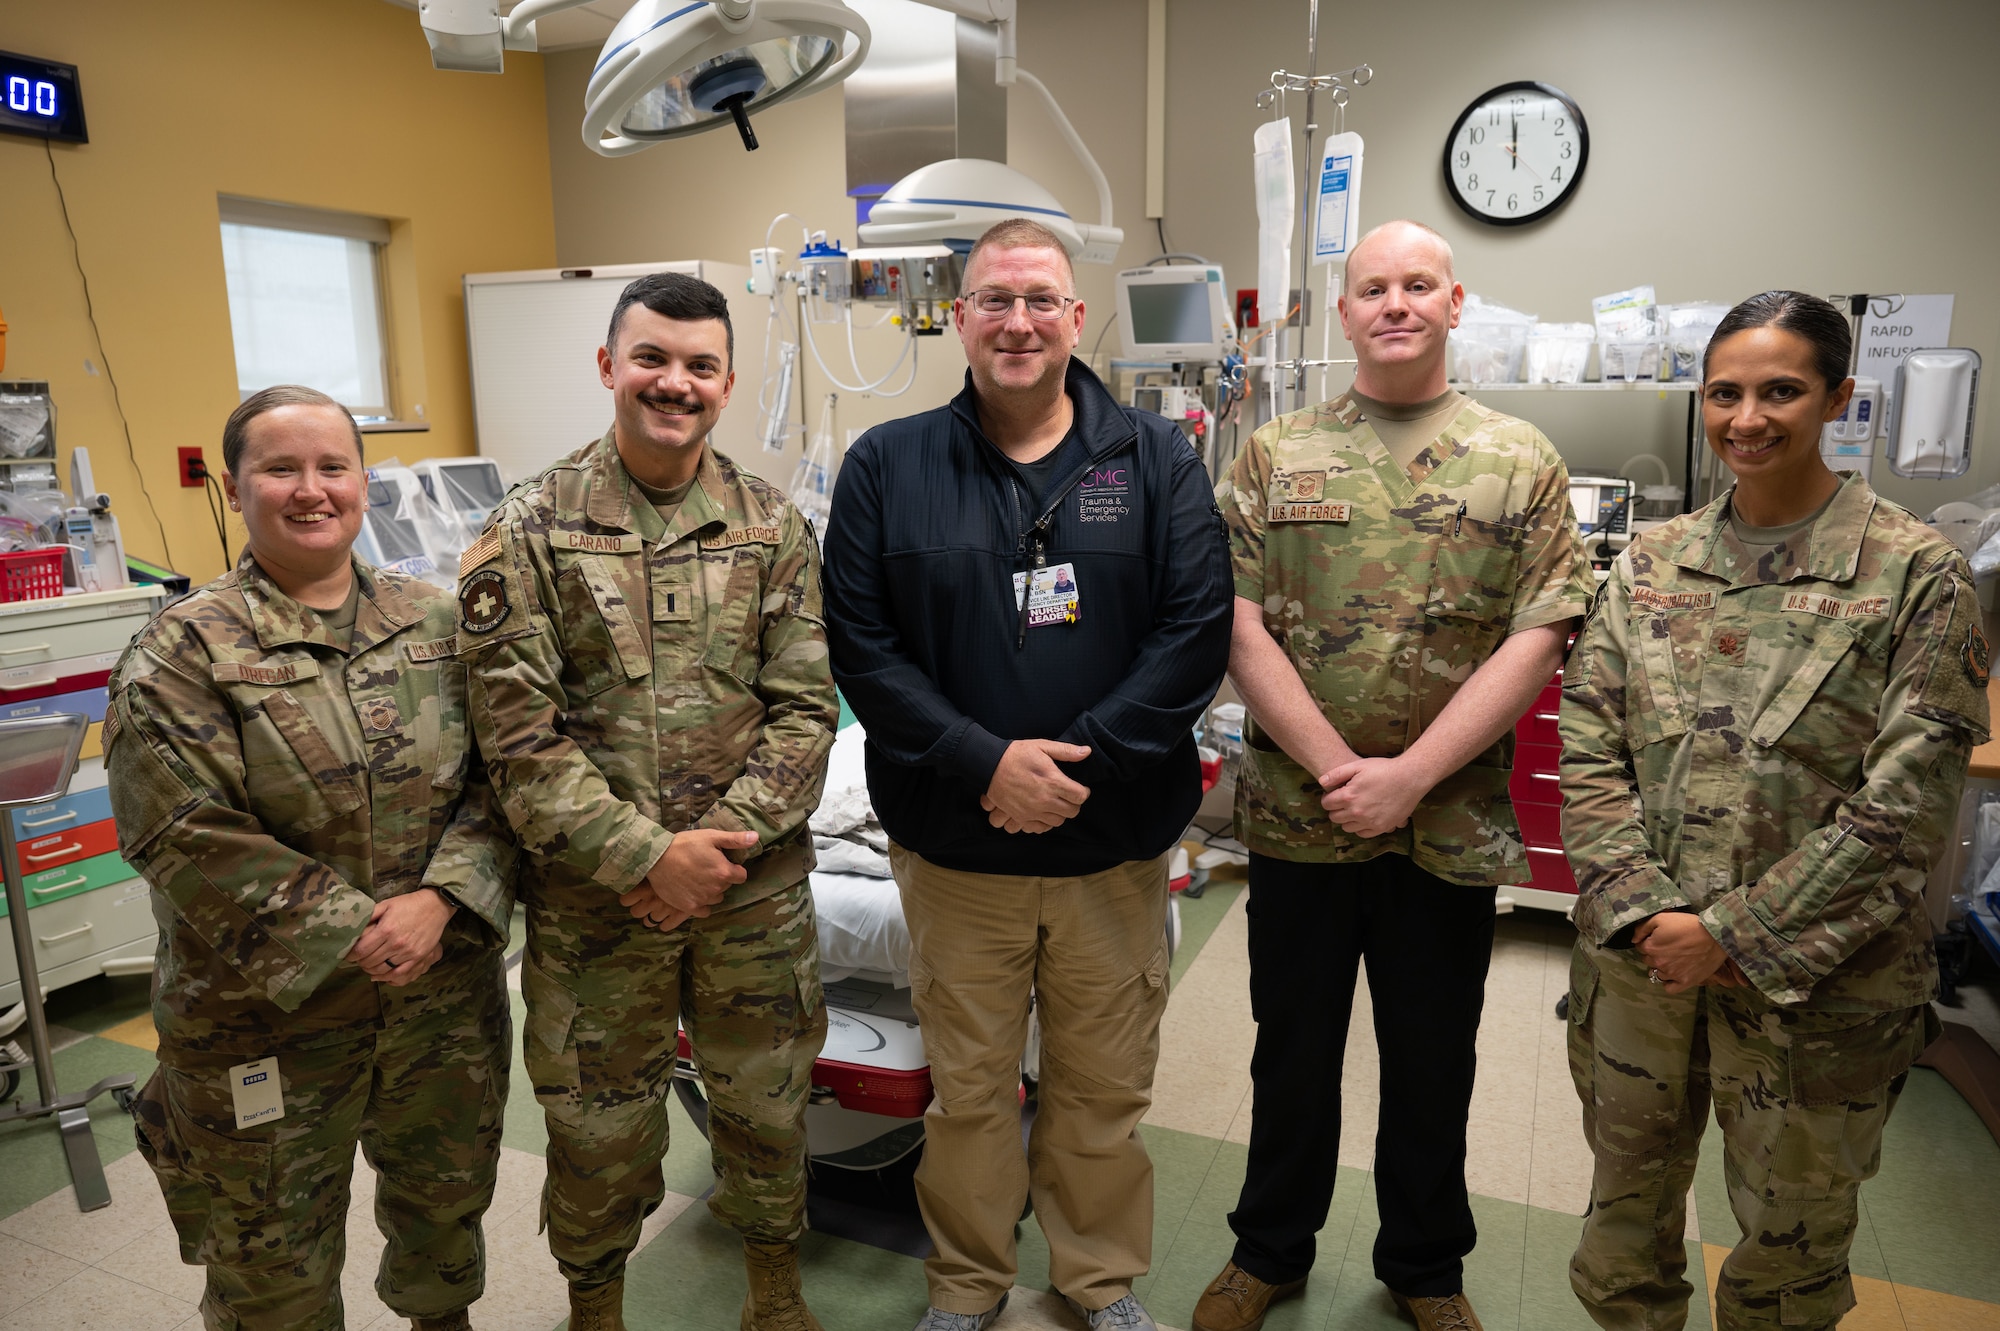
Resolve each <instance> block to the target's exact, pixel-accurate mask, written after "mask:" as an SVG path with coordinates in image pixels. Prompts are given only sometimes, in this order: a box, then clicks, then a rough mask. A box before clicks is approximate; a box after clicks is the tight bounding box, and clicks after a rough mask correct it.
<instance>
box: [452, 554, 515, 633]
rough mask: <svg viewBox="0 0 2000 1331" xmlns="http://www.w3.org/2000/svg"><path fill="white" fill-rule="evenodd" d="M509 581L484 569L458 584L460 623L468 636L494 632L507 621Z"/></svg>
mask: <svg viewBox="0 0 2000 1331" xmlns="http://www.w3.org/2000/svg"><path fill="white" fill-rule="evenodd" d="M507 610H508V605H507V578H506V575H505V574H503V573H501V572H500V570H499V569H497V568H483V569H480V570H479V571H478V572H476V573H474V574H473V575H472V576H471V577H469V578H467V579H466V580H465V581H464V582H462V583H460V584H459V588H458V622H459V627H460V628H462V629H464V630H465V631H466V632H467V633H491V632H492V631H493V630H494V629H497V628H499V627H500V626H501V625H502V624H504V623H506V622H507Z"/></svg>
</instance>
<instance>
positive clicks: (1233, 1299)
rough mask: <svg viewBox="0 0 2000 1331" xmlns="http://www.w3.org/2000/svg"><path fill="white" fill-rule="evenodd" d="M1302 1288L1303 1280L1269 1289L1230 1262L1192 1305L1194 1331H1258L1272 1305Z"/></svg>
mask: <svg viewBox="0 0 2000 1331" xmlns="http://www.w3.org/2000/svg"><path fill="white" fill-rule="evenodd" d="M1305 1287H1306V1282H1305V1278H1304V1277H1303V1276H1301V1277H1300V1278H1299V1279H1297V1280H1288V1281H1286V1282H1285V1283H1284V1284H1282V1285H1269V1284H1266V1283H1264V1282H1263V1281H1261V1280H1259V1279H1258V1278H1257V1277H1256V1276H1253V1275H1251V1274H1250V1273H1249V1272H1248V1271H1245V1270H1244V1269H1243V1268H1242V1267H1240V1266H1238V1265H1237V1264H1236V1263H1235V1262H1231V1263H1230V1264H1229V1265H1227V1266H1225V1267H1223V1268H1222V1274H1221V1275H1219V1276H1217V1277H1216V1278H1215V1279H1213V1280H1211V1281H1209V1282H1208V1288H1207V1289H1205V1290H1203V1291H1202V1292H1201V1301H1200V1302H1199V1303H1197V1304H1195V1305H1194V1331H1257V1328H1258V1327H1260V1326H1262V1325H1264V1314H1265V1313H1267V1312H1269V1311H1270V1308H1271V1305H1272V1304H1273V1303H1274V1302H1276V1301H1277V1300H1279V1299H1282V1298H1286V1297H1288V1296H1289V1295H1293V1294H1296V1293H1298V1292H1299V1291H1300V1290H1302V1289H1304V1288H1305Z"/></svg>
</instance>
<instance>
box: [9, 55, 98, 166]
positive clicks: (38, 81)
mask: <svg viewBox="0 0 2000 1331" xmlns="http://www.w3.org/2000/svg"><path fill="white" fill-rule="evenodd" d="M0 133H7V134H32V135H33V136H35V137H36V138H38V139H58V140H60V141H62V142H64V143H88V142H90V135H89V134H88V133H87V132H86V131H85V129H84V125H83V85H82V84H81V83H80V82H79V81H78V79H77V76H76V66H75V65H66V64H63V63H62V62H61V61H60V60H41V59H38V58H36V57H34V56H27V55H16V54H14V53H13V52H12V51H0Z"/></svg>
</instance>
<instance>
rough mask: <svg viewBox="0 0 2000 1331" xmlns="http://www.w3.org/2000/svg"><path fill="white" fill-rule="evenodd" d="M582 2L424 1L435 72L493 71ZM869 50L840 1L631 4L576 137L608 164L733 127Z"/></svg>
mask: <svg viewBox="0 0 2000 1331" xmlns="http://www.w3.org/2000/svg"><path fill="white" fill-rule="evenodd" d="M584 3H587V0H521V3H520V4H517V5H515V6H514V8H513V9H512V10H511V11H510V12H509V13H508V14H507V16H506V17H505V18H502V17H501V16H500V7H499V0H420V3H419V4H418V6H417V13H418V16H419V17H420V19H421V20H422V22H423V25H424V35H425V37H426V38H428V39H429V41H430V45H431V63H432V64H433V65H434V66H436V67H437V68H439V69H456V70H468V71H471V72H474V73H491V74H497V73H499V72H500V69H501V62H502V52H503V49H504V50H510V51H533V50H535V49H537V42H536V36H535V23H536V21H537V20H538V19H543V18H547V17H548V16H549V15H551V14H556V13H560V12H561V11H563V10H565V9H574V8H576V7H577V6H579V5H581V4H584ZM867 54H868V24H867V23H866V22H865V21H864V20H863V19H862V18H861V16H860V15H859V14H856V13H855V12H854V11H853V10H851V9H849V8H848V7H847V6H846V5H844V4H842V3H840V0H638V3H637V4H635V5H633V6H632V8H631V9H630V10H628V11H627V12H626V14H625V17H624V18H622V19H620V20H619V21H618V26H617V27H615V28H613V29H612V30H611V36H610V37H609V38H608V39H607V40H606V41H605V43H604V50H603V52H602V53H601V54H599V56H598V57H597V63H596V64H595V65H594V66H592V68H591V71H590V82H589V84H588V85H587V86H586V88H585V90H584V97H583V141H584V142H585V143H586V144H588V145H589V146H590V147H591V148H592V149H593V150H595V151H597V152H599V153H602V154H603V155H605V156H606V157H618V156H622V155H624V154H626V153H635V152H638V151H639V150H640V149H642V148H650V147H652V146H653V145H654V144H655V143H659V142H661V141H662V140H665V139H673V138H680V137H682V136H684V135H688V134H699V133H701V132H702V131H704V130H708V129H714V128H715V127H716V126H717V125H719V124H734V125H735V127H736V132H737V133H738V134H740V135H741V136H742V138H743V146H744V147H745V148H751V149H754V148H755V147H756V146H757V136H756V134H755V133H753V132H752V130H751V128H750V115H751V113H752V112H754V111H761V110H763V109H764V108H765V107H767V106H773V105H775V104H777V103H778V102H781V101H784V100H785V99H786V98H788V97H797V96H801V95H804V94H807V93H813V92H818V91H819V90H820V89H822V88H830V87H832V86H833V85H834V84H836V83H839V82H840V81H841V80H842V79H844V78H846V77H847V76H848V75H849V74H852V73H853V72H854V71H855V70H856V69H857V68H859V67H860V64H861V61H862V59H863V57H865V56H866V55H867Z"/></svg>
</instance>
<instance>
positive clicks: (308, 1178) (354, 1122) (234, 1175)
mask: <svg viewBox="0 0 2000 1331" xmlns="http://www.w3.org/2000/svg"><path fill="white" fill-rule="evenodd" d="M441 972H443V973H442V974H441ZM417 983H418V984H419V985H425V984H433V983H434V984H435V985H436V988H435V989H434V990H433V991H432V992H431V993H430V994H428V995H427V996H426V1001H425V1003H424V1004H423V1005H422V1006H421V1007H415V1006H412V1007H410V1008H407V1009H405V1010H406V1012H408V1013H409V1014H410V1015H408V1016H407V1018H406V1019H404V1020H401V1021H399V1022H397V1023H396V1024H395V1025H393V1026H390V1027H388V1028H386V1029H384V1030H383V1031H381V1032H380V1033H379V1034H378V1035H377V1036H376V1037H375V1038H374V1039H372V1040H368V1041H366V1042H362V1043H343V1044H339V1045H335V1046H331V1047H326V1048H318V1049H305V1050H294V1051H285V1050H279V1051H276V1052H277V1058H278V1074H279V1077H280V1079H281V1080H282V1081H283V1084H284V1094H285V1116H284V1117H283V1118H282V1119H278V1120H275V1121H273V1122H270V1123H263V1124H258V1125H256V1126H253V1127H249V1128H244V1129H241V1130H239V1129H238V1128H237V1127H236V1113H235V1108H234V1102H233V1101H232V1099H231V1097H230V1093H229V1086H228V1077H227V1073H228V1070H229V1068H231V1067H232V1066H234V1065H236V1064H238V1063H246V1062H249V1061H250V1060H251V1059H252V1058H255V1057H259V1055H254V1054H246V1053H241V1052H237V1053H206V1052H199V1051H194V1050H186V1049H176V1048H172V1047H169V1046H165V1045H163V1046H161V1048H160V1067H159V1069H158V1070H157V1071H156V1072H155V1073H154V1074H153V1077H152V1080H151V1081H149V1082H147V1083H146V1086H145V1088H144V1090H142V1091H141V1092H140V1095H139V1098H138V1100H137V1101H135V1102H134V1104H133V1107H132V1108H133V1117H134V1119H135V1121H136V1125H137V1136H138V1146H139V1153H140V1154H141V1155H142V1156H144V1157H145V1159H146V1162H147V1163H148V1164H150V1165H151V1166H152V1167H153V1173H154V1175H155V1176H156V1177H157V1178H158V1179H159V1182H160V1191H161V1192H162V1193H163V1194H164V1195H165V1197H166V1202H167V1213H168V1214H169V1215H170V1216H171V1217H172V1219H173V1224H174V1230H175V1232H176V1234H177V1235H178V1236H179V1239H180V1250H181V1260H182V1261H184V1262H187V1263H188V1264H190V1265H200V1266H205V1267H207V1268H208V1285H207V1289H206V1291H205V1292H204V1294H203V1295H202V1300H201V1314H202V1321H203V1323H204V1325H206V1326H207V1327H208V1328H209V1331H339V1328H340V1326H341V1325H342V1308H341V1300H340V1270H341V1265H342V1262H343V1260H344V1258H345V1256H346V1244H347V1203H348V1195H349V1184H350V1180H351V1179H352V1176H353V1171H354V1144H355V1142H356V1141H359V1142H360V1143H361V1149H362V1151H363V1152H364V1153H365V1154H366V1156H367V1157H368V1162H369V1163H370V1164H371V1165H373V1166H374V1167H375V1169H376V1171H377V1173H378V1174H379V1177H378V1178H377V1180H376V1184H375V1223H376V1224H377V1225H378V1226H379V1227H380V1228H381V1230H382V1234H383V1236H384V1237H385V1238H386V1239H387V1240H388V1243H387V1246H386V1247H385V1248H384V1249H383V1252H382V1264H381V1267H380V1269H379V1271H378V1273H377V1275H376V1277H375V1289H376V1292H377V1293H378V1294H379V1295H380V1296H381V1299H382V1302H383V1303H385V1304H387V1305H388V1306H389V1307H390V1308H391V1309H393V1310H394V1311H395V1312H397V1313H398V1314H400V1315H402V1316H404V1317H439V1316H443V1315H445V1314H447V1313H452V1312H456V1311H457V1310H459V1309H461V1308H464V1307H466V1306H468V1305H469V1304H471V1303H472V1302H473V1301H474V1300H475V1299H477V1298H478V1297H479V1296H480V1293H481V1291H482V1290H483V1289H484V1288H485V1280H486V1249H485V1242H484V1240H483V1238H482V1237H481V1233H480V1217H481V1216H483V1215H484V1214H485V1212H486V1208H487V1206H488V1204H490V1203H491V1202H492V1200H493V1181H494V1177H495V1174H496V1172H497V1171H498V1168H499V1164H500V1119H501V1114H502V1112H503V1111H504V1110H505V1108H506V1104H507V1068H508V1062H509V1058H510V1053H511V1051H510V1048H509V1046H510V1044H511V1027H512V1024H513V1023H512V1017H511V1015H510V1013H509V1010H508V1004H507V989H506V983H505V979H504V976H503V973H502V969H501V958H500V954H499V952H498V951H497V950H495V951H489V952H486V953H483V954H482V955H480V956H479V957H477V958H476V959H471V960H468V961H467V962H466V963H465V964H463V965H460V966H453V967H452V968H451V969H450V970H449V971H446V970H445V968H444V967H439V968H438V969H436V970H433V971H432V972H431V973H430V975H427V976H426V977H424V979H422V980H419V981H418V982H417Z"/></svg>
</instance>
